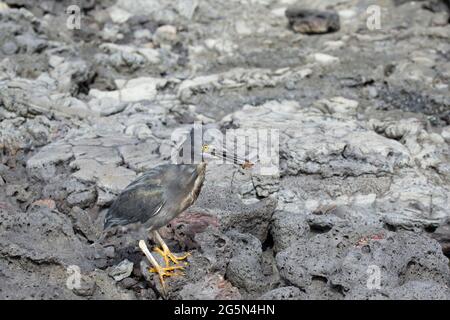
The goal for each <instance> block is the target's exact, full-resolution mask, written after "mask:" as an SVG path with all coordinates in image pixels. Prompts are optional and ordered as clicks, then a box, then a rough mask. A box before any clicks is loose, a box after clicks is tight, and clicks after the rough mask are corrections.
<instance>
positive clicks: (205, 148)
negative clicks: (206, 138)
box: [202, 144, 209, 152]
mask: <svg viewBox="0 0 450 320" xmlns="http://www.w3.org/2000/svg"><path fill="white" fill-rule="evenodd" d="M208 151H209V146H208V145H207V144H204V145H203V146H202V152H208Z"/></svg>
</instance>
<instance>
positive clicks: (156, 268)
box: [139, 240, 183, 294]
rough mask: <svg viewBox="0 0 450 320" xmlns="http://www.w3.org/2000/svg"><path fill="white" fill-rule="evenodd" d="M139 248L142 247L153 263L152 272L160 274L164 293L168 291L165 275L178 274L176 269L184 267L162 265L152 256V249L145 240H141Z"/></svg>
mask: <svg viewBox="0 0 450 320" xmlns="http://www.w3.org/2000/svg"><path fill="white" fill-rule="evenodd" d="M139 248H141V250H142V252H143V253H144V254H145V256H146V257H147V259H148V260H149V261H150V263H151V264H152V265H153V268H150V269H149V271H150V272H154V273H157V274H158V275H159V280H160V281H161V285H162V288H163V292H164V294H165V293H166V284H165V282H164V277H171V276H175V275H177V274H176V273H174V271H175V270H179V269H182V268H183V267H181V266H173V267H170V266H168V267H161V266H160V265H159V263H158V262H157V261H156V259H155V258H154V257H153V256H152V254H151V253H150V251H149V250H148V248H147V245H146V244H145V241H144V240H140V241H139Z"/></svg>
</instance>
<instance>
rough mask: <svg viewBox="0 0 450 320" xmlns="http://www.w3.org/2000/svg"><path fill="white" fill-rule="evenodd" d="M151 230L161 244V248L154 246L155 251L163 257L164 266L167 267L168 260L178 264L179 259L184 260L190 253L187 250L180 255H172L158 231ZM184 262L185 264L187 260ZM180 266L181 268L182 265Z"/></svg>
mask: <svg viewBox="0 0 450 320" xmlns="http://www.w3.org/2000/svg"><path fill="white" fill-rule="evenodd" d="M153 232H154V234H155V238H156V240H157V241H158V242H159V244H160V245H161V248H162V249H160V248H155V251H156V252H158V253H159V254H160V255H161V256H162V257H163V258H164V262H165V263H166V267H169V265H170V261H172V262H173V263H174V264H176V265H178V264H180V261H181V260H184V259H186V258H187V257H189V256H190V255H191V254H190V253H189V252H188V253H186V254H185V255H183V256H180V257H178V256H176V255H174V254H173V253H172V252H170V249H169V247H168V246H167V244H166V243H165V242H164V240H163V239H162V238H161V236H160V235H159V233H158V232H157V231H153ZM184 264H185V265H187V262H185V263H184ZM181 268H183V267H181Z"/></svg>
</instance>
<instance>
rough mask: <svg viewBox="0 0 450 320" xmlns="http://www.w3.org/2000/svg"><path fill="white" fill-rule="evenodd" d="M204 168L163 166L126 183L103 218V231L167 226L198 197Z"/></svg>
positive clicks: (203, 165)
mask: <svg viewBox="0 0 450 320" xmlns="http://www.w3.org/2000/svg"><path fill="white" fill-rule="evenodd" d="M205 169H206V164H205V163H204V162H201V163H199V164H164V165H160V166H157V167H155V168H153V169H151V170H149V171H147V172H146V173H144V174H143V175H142V176H140V177H139V178H138V179H136V180H135V181H133V182H132V183H130V184H129V185H128V186H127V187H126V188H125V189H124V190H123V191H122V192H121V194H120V195H119V196H118V197H117V198H116V200H115V201H114V203H113V204H112V206H111V207H110V209H109V210H108V213H107V214H106V216H105V222H104V229H107V228H110V227H114V226H120V225H122V226H123V225H127V224H130V223H137V222H140V223H142V224H143V225H144V226H145V227H146V228H148V229H149V230H157V229H159V228H161V227H163V226H165V225H166V224H168V223H169V222H170V221H171V220H172V219H174V218H175V217H176V216H177V215H179V214H180V213H181V212H183V211H184V210H185V209H187V208H188V207H189V206H190V205H191V204H192V203H193V202H194V201H195V200H196V199H197V197H198V194H199V193H200V189H201V187H202V184H203V181H204V179H205Z"/></svg>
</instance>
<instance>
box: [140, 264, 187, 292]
mask: <svg viewBox="0 0 450 320" xmlns="http://www.w3.org/2000/svg"><path fill="white" fill-rule="evenodd" d="M181 269H183V267H181V266H173V267H160V266H157V267H153V268H149V269H148V271H150V272H153V273H157V274H158V275H159V280H160V281H161V285H162V287H163V290H164V291H165V290H166V284H165V282H164V277H173V276H178V275H183V273H176V272H174V271H176V270H181Z"/></svg>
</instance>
